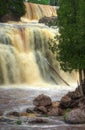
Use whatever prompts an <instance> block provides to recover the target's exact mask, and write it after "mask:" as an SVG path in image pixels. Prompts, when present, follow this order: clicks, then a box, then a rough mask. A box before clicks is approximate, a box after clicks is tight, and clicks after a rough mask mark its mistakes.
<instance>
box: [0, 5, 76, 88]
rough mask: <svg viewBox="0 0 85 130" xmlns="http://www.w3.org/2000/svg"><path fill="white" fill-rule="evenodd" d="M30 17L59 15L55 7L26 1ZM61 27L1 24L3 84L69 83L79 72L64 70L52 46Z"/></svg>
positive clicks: (0, 78) (0, 76)
mask: <svg viewBox="0 0 85 130" xmlns="http://www.w3.org/2000/svg"><path fill="white" fill-rule="evenodd" d="M25 5H26V9H27V13H26V15H25V16H23V17H22V18H21V19H22V21H23V20H24V18H26V19H27V20H28V21H29V19H30V20H34V19H37V20H38V19H39V18H41V17H42V16H44V15H46V16H51V15H56V9H55V7H51V6H45V5H36V4H32V3H29V4H28V3H26V4H25ZM55 33H57V30H55V29H53V28H49V27H47V26H45V25H43V24H38V23H16V24H13V23H12V24H7V23H3V24H2V23H1V24H0V84H2V85H3V84H4V85H5V84H9V85H10V84H28V85H35V86H50V85H52V86H53V85H54V86H56V85H57V86H62V85H63V86H68V85H74V84H75V83H76V82H75V81H76V80H75V79H76V76H75V74H68V73H64V72H62V71H61V70H60V68H59V65H58V62H57V61H56V59H55V57H54V55H53V54H52V52H51V51H50V50H49V47H48V41H49V38H51V39H53V38H54V36H55Z"/></svg>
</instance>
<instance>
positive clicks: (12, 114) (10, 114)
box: [8, 111, 20, 117]
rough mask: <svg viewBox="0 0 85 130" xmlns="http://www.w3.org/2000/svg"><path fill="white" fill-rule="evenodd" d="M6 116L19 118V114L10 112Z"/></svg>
mask: <svg viewBox="0 0 85 130" xmlns="http://www.w3.org/2000/svg"><path fill="white" fill-rule="evenodd" d="M8 115H9V116H16V117H19V116H20V114H19V112H16V111H14V112H10V113H8Z"/></svg>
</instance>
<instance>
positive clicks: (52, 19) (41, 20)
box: [39, 16, 57, 26]
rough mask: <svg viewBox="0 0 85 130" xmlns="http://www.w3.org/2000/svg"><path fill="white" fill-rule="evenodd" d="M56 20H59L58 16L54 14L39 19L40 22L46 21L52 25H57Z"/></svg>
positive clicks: (45, 22)
mask: <svg viewBox="0 0 85 130" xmlns="http://www.w3.org/2000/svg"><path fill="white" fill-rule="evenodd" d="M56 20H57V17H55V16H52V17H46V16H45V17H43V18H41V19H40V20H39V23H44V24H46V25H48V26H51V25H56Z"/></svg>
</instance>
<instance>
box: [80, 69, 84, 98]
mask: <svg viewBox="0 0 85 130" xmlns="http://www.w3.org/2000/svg"><path fill="white" fill-rule="evenodd" d="M82 78H83V76H82V70H81V69H80V70H79V82H80V86H79V88H80V93H81V96H83V95H84V94H83V88H82V82H83V79H82Z"/></svg>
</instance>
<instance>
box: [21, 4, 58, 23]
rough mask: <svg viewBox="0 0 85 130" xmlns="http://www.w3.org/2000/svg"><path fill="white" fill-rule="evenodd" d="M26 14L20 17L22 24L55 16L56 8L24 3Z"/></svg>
mask: <svg viewBox="0 0 85 130" xmlns="http://www.w3.org/2000/svg"><path fill="white" fill-rule="evenodd" d="M25 7H26V14H25V15H24V16H23V17H21V21H22V22H28V21H29V20H31V21H32V20H39V19H40V18H42V17H44V16H46V17H51V16H56V15H57V14H56V7H53V6H49V5H40V4H34V3H28V2H25Z"/></svg>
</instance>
